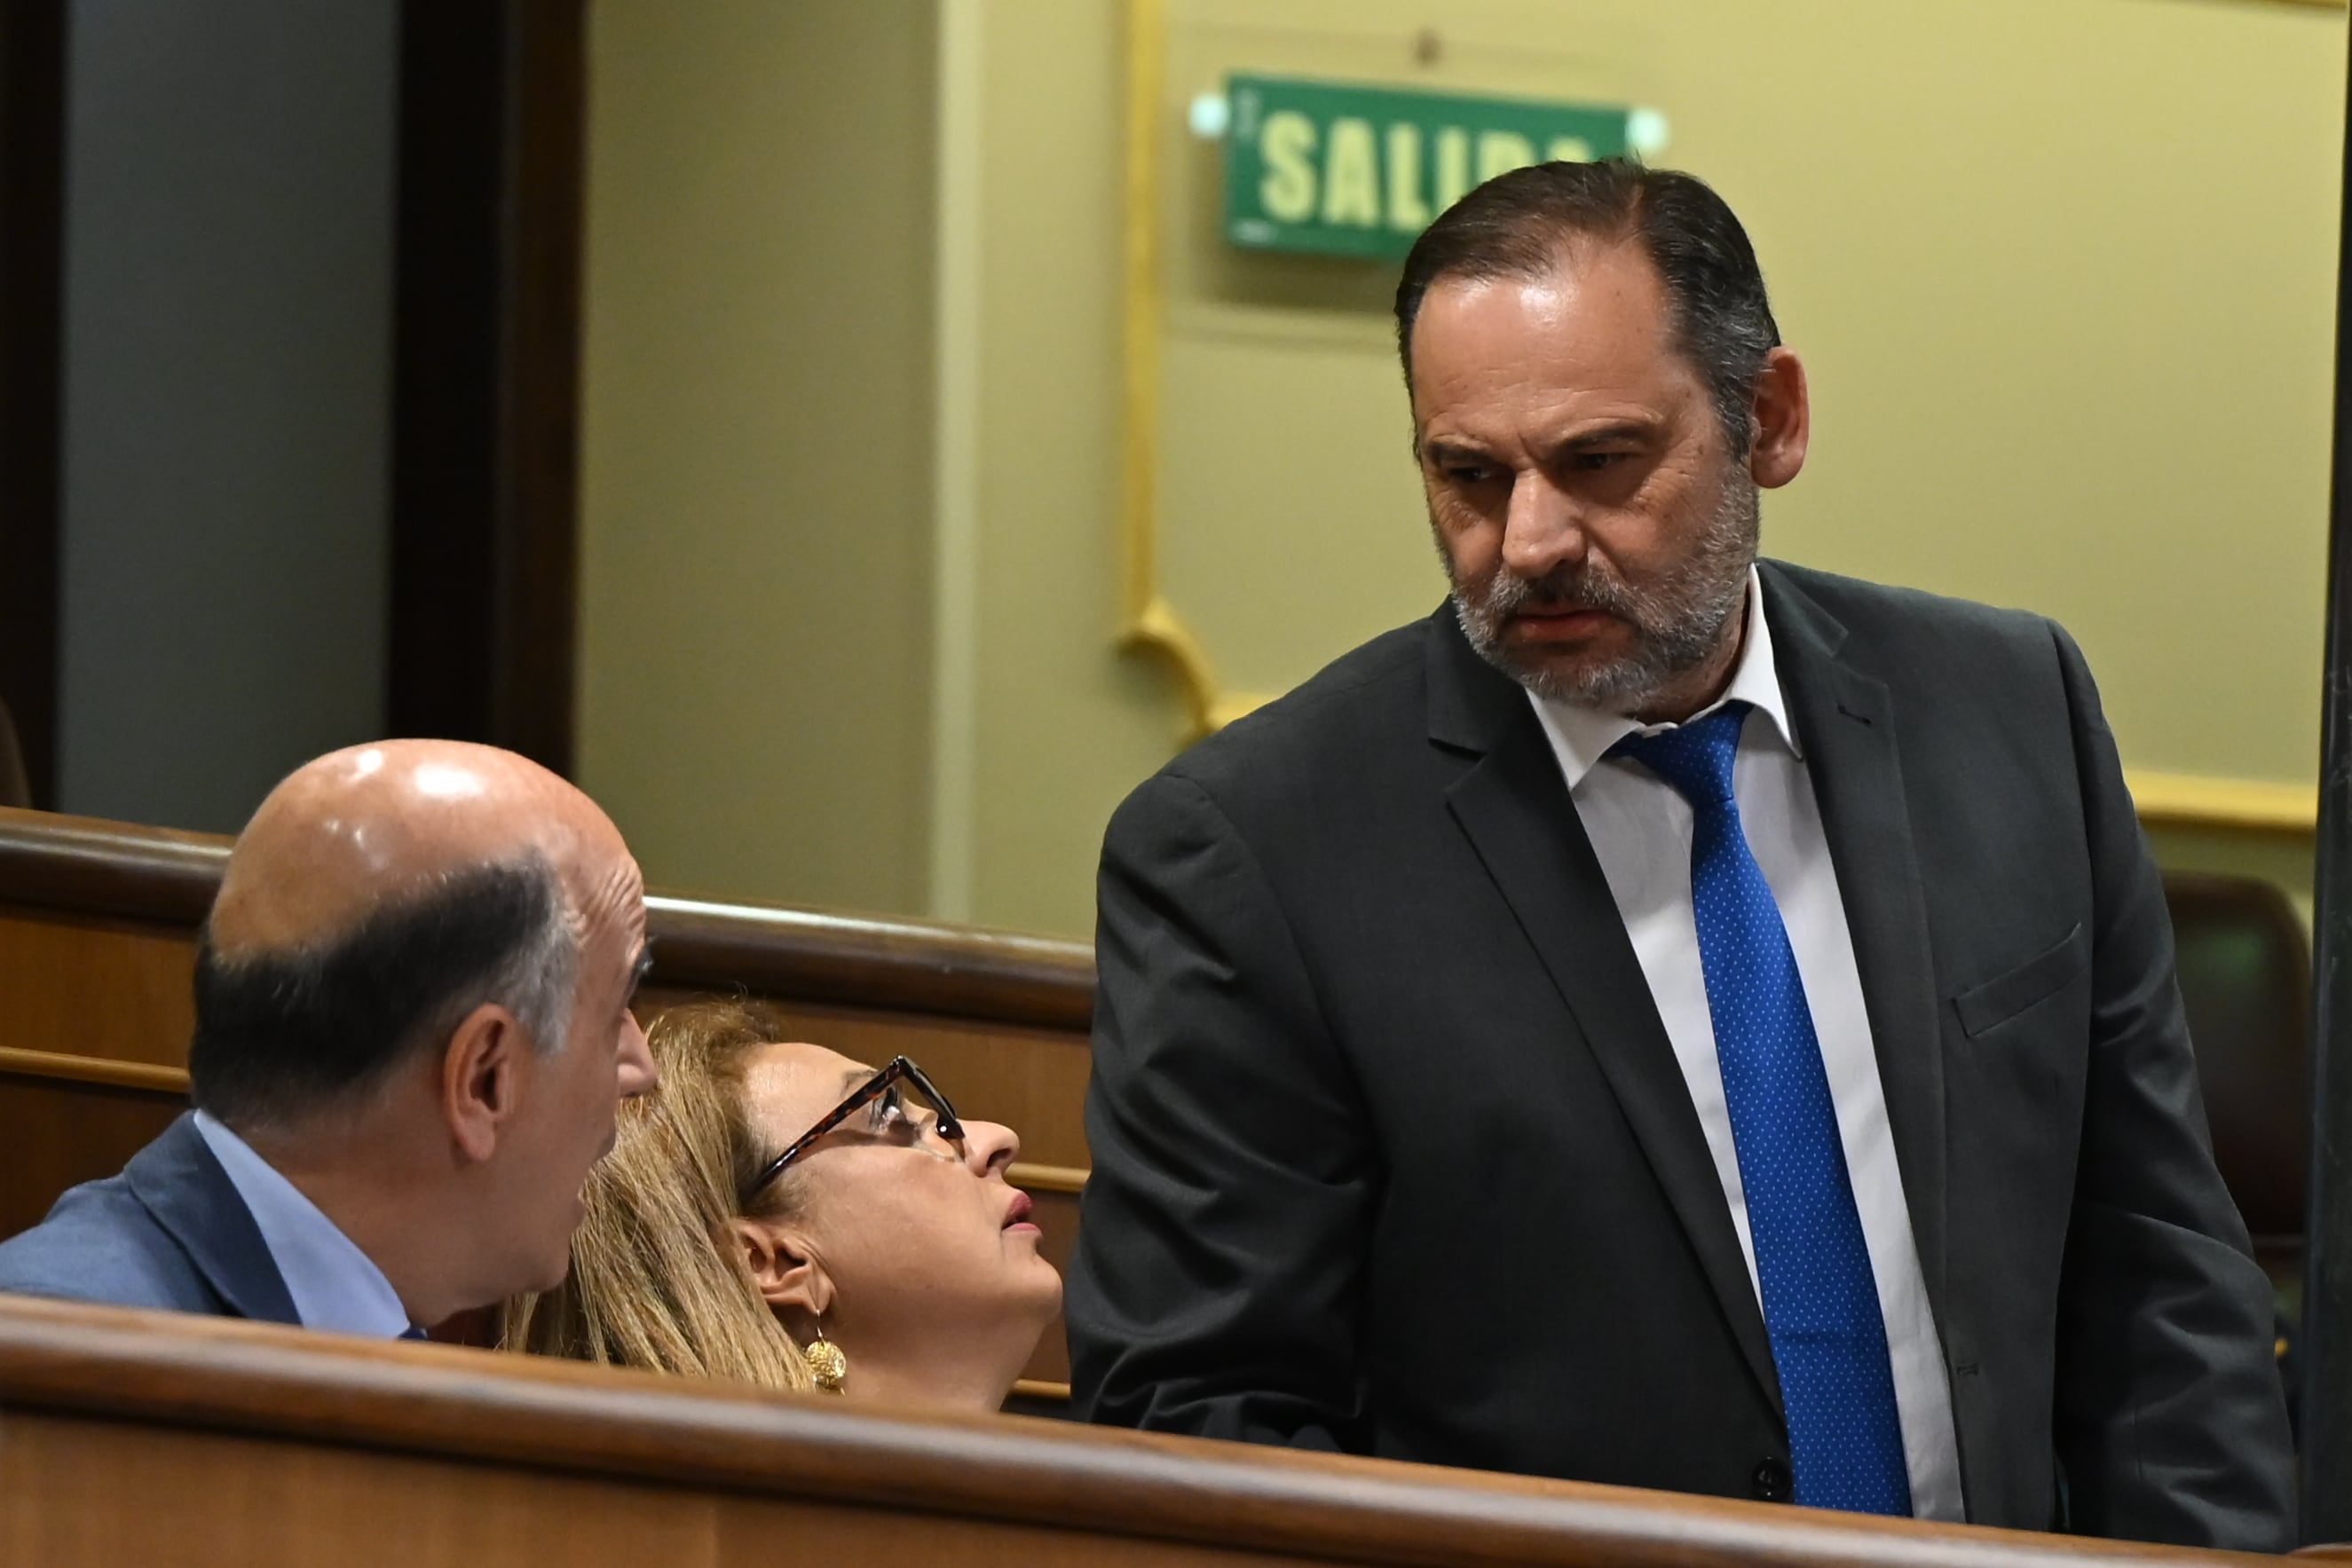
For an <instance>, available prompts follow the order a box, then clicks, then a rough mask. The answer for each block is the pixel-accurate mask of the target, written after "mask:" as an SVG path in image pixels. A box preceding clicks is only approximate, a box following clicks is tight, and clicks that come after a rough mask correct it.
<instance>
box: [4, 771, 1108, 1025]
mask: <svg viewBox="0 0 2352 1568" xmlns="http://www.w3.org/2000/svg"><path fill="white" fill-rule="evenodd" d="M228 844H229V841H228V840H226V839H225V838H222V837H220V836H218V835H217V834H212V833H184V832H175V831H170V830H168V829H163V828H146V827H138V826H134V825H132V824H130V823H126V822H109V821H100V820H98V819H96V818H90V817H64V816H58V815H55V814H52V813H49V812H45V811H24V810H13V809H7V808H0V904H16V905H20V906H31V907H35V908H43V909H53V910H57V911H59V912H61V913H65V914H69V915H89V916H96V917H99V918H103V919H117V920H129V921H135V922H139V923H142V924H145V925H162V926H167V927H173V928H179V929H184V930H185V931H187V932H188V933H189V934H190V935H191V936H193V935H194V931H195V929H196V927H197V926H198V925H200V924H202V922H203V920H204V917H205V911H207V910H208V909H210V908H211V907H212V900H213V894H215V893H216V892H217V891H218V890H219V887H220V878H221V871H222V868H223V867H224V866H225V865H226V863H227V861H228ZM646 905H647V910H648V917H649V918H648V927H649V929H650V932H651V934H652V936H653V939H654V972H653V974H652V976H651V979H652V980H653V982H654V983H655V984H656V985H660V986H667V987H677V988H696V987H713V988H728V989H731V988H735V987H738V986H743V987H748V988H751V989H752V990H754V991H759V992H766V993H772V994H777V995H783V996H789V997H793V998H800V999H804V1000H808V1001H816V1002H835V1003H841V1004H845V1005H848V1006H853V1007H871V1008H887V1009H894V1010H898V1011H906V1012H918V1013H934V1014H940V1015H943V1016H948V1017H953V1018H962V1019H978V1020H983V1021H990V1022H998V1023H1010V1024H1021V1025H1029V1026H1034V1027H1036V1028H1042V1029H1055V1030H1083V1029H1085V1028H1086V1027H1087V1019H1089V1018H1090V1017H1091V1016H1092V1014H1093V1011H1094V978H1095V970H1094V956H1093V955H1092V954H1091V953H1090V952H1088V951H1087V948H1086V947H1085V946H1082V945H1080V944H1078V943H1075V942H1064V941H1059V940H1055V939H1054V938H1051V937H1045V936H1021V935H1017V934H1014V933H1011V932H1001V931H987V930H981V929H976V928H973V927H969V926H961V925H942V924H940V923H938V922H934V921H928V920H914V919H904V918H898V917H893V916H875V915H843V914H837V913H831V912H827V911H824V910H817V909H807V908H800V907H796V906H793V905H790V904H739V903H727V904H721V903H712V902H709V901H707V900H702V899H695V898H688V897H681V896H676V895H668V894H653V895H650V896H649V897H648V898H647V899H646Z"/></svg>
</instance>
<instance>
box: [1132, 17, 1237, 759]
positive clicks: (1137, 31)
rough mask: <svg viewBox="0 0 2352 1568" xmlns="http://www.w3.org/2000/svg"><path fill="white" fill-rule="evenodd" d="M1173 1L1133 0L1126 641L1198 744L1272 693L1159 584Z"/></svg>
mask: <svg viewBox="0 0 2352 1568" xmlns="http://www.w3.org/2000/svg"><path fill="white" fill-rule="evenodd" d="M1167 26H1168V16H1167V6H1166V4H1165V0H1128V5H1127V177H1126V181H1125V190H1126V221H1125V239H1124V247H1125V253H1126V254H1125V261H1124V273H1125V277H1124V284H1125V287H1124V289H1123V291H1122V298H1123V302H1124V306H1125V308H1124V313H1123V321H1122V326H1121V339H1122V344H1121V349H1122V352H1121V359H1122V361H1123V364H1122V379H1121V391H1120V397H1119V523H1120V538H1121V542H1122V546H1123V549H1124V554H1125V558H1126V559H1125V561H1124V569H1123V571H1122V580H1123V590H1122V592H1121V606H1120V615H1119V632H1118V645H1119V646H1120V647H1121V648H1122V649H1126V650H1128V651H1129V652H1139V653H1150V654H1151V655H1153V656H1155V657H1157V658H1159V659H1160V660H1161V661H1162V662H1163V663H1165V664H1167V666H1168V669H1169V673H1170V674H1172V675H1173V676H1174V677H1175V680H1176V685H1177V690H1178V692H1179V694H1180V695H1181V696H1182V698H1183V702H1184V739H1185V740H1186V741H1187V742H1188V743H1189V742H1192V741H1195V740H1198V739H1200V738H1201V737H1202V736H1204V735H1209V734H1212V733H1213V732H1214V731H1216V730H1218V729H1220V728H1222V727H1224V726H1225V725H1227V724H1230V723H1231V722H1232V721H1233V720H1234V719H1236V718H1239V717H1240V716H1242V715H1244V714H1245V713H1247V712H1249V710H1250V709H1252V708H1254V707H1255V706H1258V705H1259V704H1261V703H1263V702H1265V700H1266V698H1265V697H1264V696H1262V695H1225V694H1221V693H1220V692H1219V691H1218V689H1217V677H1216V672H1215V671H1214V670H1213V668H1212V667H1211V666H1210V664H1209V655H1208V653H1206V652H1205V651H1204V650H1203V649H1202V646H1201V640H1200V639H1199V638H1198V637H1196V636H1194V635H1193V634H1192V628H1190V627H1189V626H1187V625H1185V624H1184V620H1183V617H1182V616H1181V615H1179V614H1178V613H1177V612H1176V607H1175V606H1174V605H1173V604H1171V603H1170V602H1169V601H1168V600H1167V598H1166V596H1165V595H1163V594H1162V593H1161V592H1160V314H1161V294H1162V290H1161V288H1160V244H1161V239H1162V236H1161V235H1160V131H1161V127H1160V109H1161V106H1160V95H1161V89H1162V86H1163V83H1164V79H1165V76H1166V71H1167V52H1168V51H1167Z"/></svg>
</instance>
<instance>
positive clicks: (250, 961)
mask: <svg viewBox="0 0 2352 1568" xmlns="http://www.w3.org/2000/svg"><path fill="white" fill-rule="evenodd" d="M644 894H645V889H644V884H643V883H642V882H641V881H640V880H639V877H638V874H637V868H636V862H634V861H633V860H631V859H630V858H629V852H628V849H627V847H626V846H625V844H623V843H622V841H621V835H620V833H619V832H618V831H616V830H615V829H614V826H613V824H612V822H611V821H609V820H607V819H606V817H605V816H604V812H602V811H600V810H597V809H596V806H595V804H594V803H593V801H591V800H589V799H588V798H587V797H586V796H585V795H583V794H582V793H581V792H580V791H579V790H578V789H573V788H572V786H571V785H570V784H567V783H565V782H564V781H563V780H562V779H559V778H557V777H556V776H555V775H554V774H552V773H550V772H549V771H548V770H547V769H545V768H541V767H540V766H539V765H538V764H536V763H534V762H530V761H528V760H526V759H525V758H520V757H517V756H514V755H513V754H512V753H509V752H505V751H499V750H497V749H495V748H493V747H487V746H472V745H467V744H464V743H461V742H456V741H437V740H397V741H383V742H380V743H378V744H375V745H372V746H363V747H352V748H351V749H349V750H345V751H338V752H333V753H331V754H330V755H328V756H326V757H322V758H319V759H318V760H317V761H315V762H311V763H309V764H307V765H305V766H304V767H302V768H299V769H297V770H296V771H295V772H294V773H293V774H291V775H290V776H289V777H288V778H287V779H285V781H284V782H282V783H280V784H279V785H278V788H277V789H273V790H271V791H270V793H269V797H268V799H267V800H264V801H263V802H262V803H261V808H260V810H257V811H256V812H255V813H254V816H253V821H251V822H250V823H248V824H247V827H246V831H244V833H243V834H241V835H240V836H239V837H238V839H237V841H236V849H235V850H234V851H232V852H231V853H230V855H229V864H228V870H227V873H226V875H225V876H224V877H223V878H222V881H221V890H220V894H219V896H218V898H217V899H216V900H215V903H214V905H213V912H212V915H211V918H210V919H209V920H208V921H207V922H206V924H205V940H204V943H203V946H202V947H201V949H200V950H199V952H198V955H197V962H196V1032H195V1037H194V1040H193V1041H192V1042H191V1043H190V1046H189V1052H188V1069H189V1075H190V1080H191V1086H192V1088H193V1090H194V1097H195V1100H196V1103H197V1104H199V1105H200V1106H202V1107H204V1108H205V1110H207V1111H210V1112H211V1113H213V1114H214V1115H215V1116H217V1117H219V1118H220V1119H221V1120H222V1121H224V1122H226V1123H228V1124H230V1125H231V1126H238V1127H247V1126H274V1127H278V1128H286V1127H290V1126H294V1125H296V1124H302V1123H305V1122H308V1121H309V1120H310V1119H311V1118H312V1117H313V1115H314V1114H315V1113H319V1112H321V1111H325V1110H329V1109H332V1108H336V1107H345V1108H348V1107H350V1106H352V1104H354V1103H357V1101H358V1100H359V1099H361V1098H362V1097H364V1096H366V1095H367V1094H368V1093H369V1092H370V1091H371V1090H372V1089H373V1087H374V1086H376V1085H379V1084H381V1083H383V1082H385V1081H386V1080H387V1079H388V1078H389V1077H390V1076H391V1075H392V1074H393V1073H394V1071H395V1070H396V1069H397V1068H398V1067H399V1066H400V1064H401V1063H403V1062H404V1061H414V1060H417V1059H418V1058H419V1057H420V1056H421V1055H422V1053H425V1052H427V1051H434V1050H436V1049H437V1048H438V1047H440V1046H443V1045H446V1042H447V1041H448V1040H449V1039H450V1037H451V1031H452V1030H456V1029H457V1027H458V1025H459V1024H460V1022H461V1021H462V1020H463V1019H467V1018H468V1017H470V1016H474V1015H477V1014H478V1013H479V1011H480V1009H484V1008H495V1009H501V1010H502V1012H503V1014H504V1015H505V1016H507V1017H509V1018H511V1019H513V1020H514V1021H515V1023H517V1024H518V1025H520V1030H521V1033H522V1036H523V1037H524V1038H525V1039H527V1040H529V1042H530V1044H531V1045H532V1046H533V1047H535V1048H537V1049H538V1050H540V1051H555V1050H557V1049H558V1048H560V1047H561V1046H562V1044H563V1042H564V1040H565V1039H566V1037H567V1034H568V1032H569V1030H570V1027H571V1023H572V1018H573V1016H574V1012H575V1010H576V1006H577V1005H578V1004H580V1003H581V1002H582V1001H583V998H587V999H593V1002H594V1006H595V1010H596V1012H597V1014H598V1020H599V1027H600V1029H601V1028H602V1027H604V1025H606V1024H610V1026H611V1027H612V1028H614V1029H615V1030H620V1029H621V1027H622V1026H621V1024H620V1021H619V1019H620V1016H621V1015H622V1014H623V1013H625V1004H626V998H627V993H628V991H629V989H630V988H632V986H633V984H634V976H635V971H636V969H637V967H638V966H639V965H640V964H641V962H642V959H643V955H644V946H645V943H644V932H645V896H644ZM583 957H584V958H585V960H586V961H587V962H588V964H589V965H590V967H592V968H593V971H594V974H593V978H594V980H595V982H596V983H595V984H594V985H593V987H591V988H589V989H583V988H582V985H581V979H582V966H583ZM589 990H593V993H594V996H593V998H589ZM606 1013H610V1014H613V1015H614V1017H613V1018H612V1019H605V1018H604V1014H606ZM627 1027H628V1028H629V1029H631V1030H633V1029H634V1025H629V1026H627ZM616 1038H618V1037H617V1036H616ZM608 1111H609V1107H608Z"/></svg>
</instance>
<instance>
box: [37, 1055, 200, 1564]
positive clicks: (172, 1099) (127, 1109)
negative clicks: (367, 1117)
mask: <svg viewBox="0 0 2352 1568" xmlns="http://www.w3.org/2000/svg"><path fill="white" fill-rule="evenodd" d="M183 1104H184V1100H183V1098H182V1097H181V1096H180V1095H177V1094H173V1093H170V1092H157V1091H155V1090H152V1089H126V1088H118V1087H114V1086H110V1085H107V1084H100V1083H86V1082H73V1081H71V1080H67V1079H58V1078H46V1077H34V1076H31V1075H29V1074H26V1073H23V1072H16V1071H9V1070H8V1069H7V1067H6V1066H5V1064H0V1147H5V1150H6V1154H5V1156H0V1238H5V1237H10V1236H14V1235H15V1234H16V1232H18V1231H19V1230H23V1229H25V1228H27V1227H29V1226H32V1225H36V1224H37V1223H39V1221H40V1218H41V1217H42V1216H43V1215H45V1214H47V1213H48V1211H49V1206H50V1205H51V1204H53V1203H55V1202H57V1200H58V1194H59V1193H61V1192H63V1191H65V1189H66V1188H68V1187H69V1186H75V1185H77V1184H78V1183H80V1182H86V1181H96V1180H97V1179H98V1178H99V1177H100V1176H112V1175H113V1174H114V1173H115V1172H117V1171H119V1170H121V1168H122V1166H123V1162H124V1161H126V1160H128V1159H130V1157H131V1155H135V1154H137V1153H138V1152H139V1151H140V1150H141V1149H142V1148H143V1147H145V1146H146V1145H147V1143H148V1142H149V1141H150V1140H151V1139H152V1138H153V1137H154V1136H155V1134H158V1133H161V1132H162V1131H163V1129H164V1128H165V1127H167V1126H169V1125H171V1123H172V1118H173V1117H174V1116H176V1115H178V1114H179V1113H180V1111H181V1108H182V1106H183ZM16 1561H23V1559H16Z"/></svg>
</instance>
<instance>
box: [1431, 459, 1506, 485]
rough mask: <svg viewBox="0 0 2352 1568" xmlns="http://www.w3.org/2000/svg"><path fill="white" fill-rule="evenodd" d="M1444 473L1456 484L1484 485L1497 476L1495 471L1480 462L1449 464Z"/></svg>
mask: <svg viewBox="0 0 2352 1568" xmlns="http://www.w3.org/2000/svg"><path fill="white" fill-rule="evenodd" d="M1444 474H1445V476H1446V478H1448V479H1450V480H1452V481H1453V482H1454V484H1456V485H1484V484H1486V482H1487V481H1489V480H1491V479H1492V478H1494V476H1495V471H1494V470H1493V469H1492V468H1489V467H1487V466H1486V465H1484V464H1480V463H1454V464H1449V465H1447V466H1446V468H1445V470H1444Z"/></svg>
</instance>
